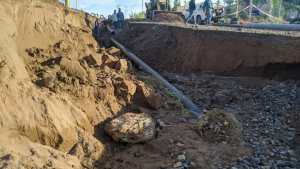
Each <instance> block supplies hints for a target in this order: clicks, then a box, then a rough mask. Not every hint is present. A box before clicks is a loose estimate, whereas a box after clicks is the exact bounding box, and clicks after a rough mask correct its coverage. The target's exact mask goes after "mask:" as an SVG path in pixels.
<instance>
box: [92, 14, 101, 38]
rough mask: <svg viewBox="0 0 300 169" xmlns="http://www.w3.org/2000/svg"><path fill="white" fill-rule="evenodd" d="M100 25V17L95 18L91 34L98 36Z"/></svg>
mask: <svg viewBox="0 0 300 169" xmlns="http://www.w3.org/2000/svg"><path fill="white" fill-rule="evenodd" d="M100 26H101V21H100V19H98V18H97V19H96V21H95V27H94V29H93V34H94V36H95V37H99V34H100Z"/></svg>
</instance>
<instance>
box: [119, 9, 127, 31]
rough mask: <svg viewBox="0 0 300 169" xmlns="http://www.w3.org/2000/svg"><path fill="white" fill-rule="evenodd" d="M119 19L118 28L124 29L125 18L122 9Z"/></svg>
mask: <svg viewBox="0 0 300 169" xmlns="http://www.w3.org/2000/svg"><path fill="white" fill-rule="evenodd" d="M117 18H118V28H119V29H122V28H123V26H124V22H125V17H124V13H123V12H122V10H121V8H119V11H118V14H117Z"/></svg>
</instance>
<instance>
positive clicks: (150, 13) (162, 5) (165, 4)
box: [146, 0, 182, 19]
mask: <svg viewBox="0 0 300 169" xmlns="http://www.w3.org/2000/svg"><path fill="white" fill-rule="evenodd" d="M146 8H147V11H146V18H148V19H153V18H154V17H155V15H157V14H159V13H173V14H177V15H181V16H182V13H181V12H177V11H172V9H171V5H170V0H150V2H148V3H146Z"/></svg>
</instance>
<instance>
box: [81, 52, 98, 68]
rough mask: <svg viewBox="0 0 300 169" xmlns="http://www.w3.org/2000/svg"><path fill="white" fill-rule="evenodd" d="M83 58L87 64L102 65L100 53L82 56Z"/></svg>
mask: <svg viewBox="0 0 300 169" xmlns="http://www.w3.org/2000/svg"><path fill="white" fill-rule="evenodd" d="M83 60H85V61H86V63H87V64H88V65H89V66H95V65H97V66H100V65H102V56H101V55H98V56H94V55H88V56H85V57H83Z"/></svg>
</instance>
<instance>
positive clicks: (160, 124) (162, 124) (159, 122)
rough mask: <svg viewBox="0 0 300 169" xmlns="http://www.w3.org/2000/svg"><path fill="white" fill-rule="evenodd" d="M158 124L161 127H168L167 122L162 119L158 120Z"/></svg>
mask: <svg viewBox="0 0 300 169" xmlns="http://www.w3.org/2000/svg"><path fill="white" fill-rule="evenodd" d="M157 124H158V126H159V127H166V126H167V125H166V123H165V122H163V121H162V120H160V119H158V120H157Z"/></svg>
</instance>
